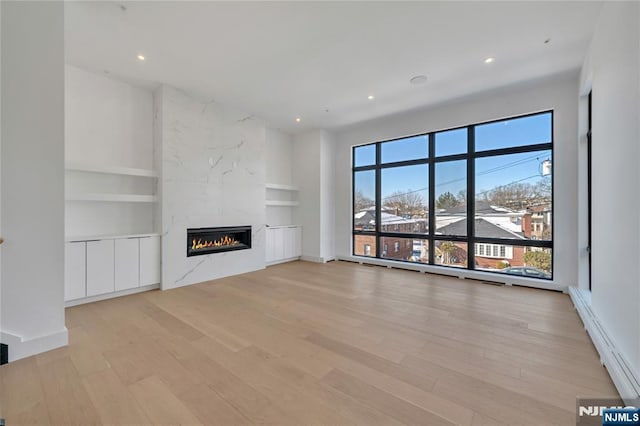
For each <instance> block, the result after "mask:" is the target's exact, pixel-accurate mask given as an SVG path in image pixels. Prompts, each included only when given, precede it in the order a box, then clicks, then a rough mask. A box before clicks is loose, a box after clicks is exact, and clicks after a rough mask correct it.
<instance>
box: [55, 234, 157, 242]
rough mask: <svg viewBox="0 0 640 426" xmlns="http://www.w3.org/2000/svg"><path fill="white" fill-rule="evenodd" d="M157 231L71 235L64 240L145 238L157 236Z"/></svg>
mask: <svg viewBox="0 0 640 426" xmlns="http://www.w3.org/2000/svg"><path fill="white" fill-rule="evenodd" d="M159 236H160V234H159V233H157V232H150V233H146V234H119V235H110V234H107V235H72V236H67V237H65V241H66V242H68V243H73V242H78V241H95V240H121V239H124V238H145V237H159Z"/></svg>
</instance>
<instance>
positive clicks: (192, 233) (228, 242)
mask: <svg viewBox="0 0 640 426" xmlns="http://www.w3.org/2000/svg"><path fill="white" fill-rule="evenodd" d="M250 248H251V226H225V227H219V228H189V229H187V257H189V256H200V255H201V254H211V253H221V252H225V251H233V250H244V249H250Z"/></svg>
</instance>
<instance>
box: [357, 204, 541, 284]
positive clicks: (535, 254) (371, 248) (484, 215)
mask: <svg viewBox="0 0 640 426" xmlns="http://www.w3.org/2000/svg"><path fill="white" fill-rule="evenodd" d="M449 196H451V194H449V193H447V194H445V196H444V197H443V196H442V195H441V196H440V197H439V199H438V201H439V202H438V203H437V205H438V207H439V208H437V209H436V211H435V219H436V220H435V225H436V229H435V235H436V236H456V237H466V235H467V227H468V224H467V210H466V209H467V207H466V203H457V202H448V203H447V202H446V200H447V198H448V197H449ZM356 204H357V203H356ZM504 204H506V203H504ZM523 204H525V205H521V206H518V207H521V208H518V209H513V208H506V207H499V206H496V205H493V204H492V203H490V202H489V201H481V200H477V201H476V203H475V219H474V220H475V223H474V227H475V235H476V238H478V239H494V238H495V239H502V240H504V239H509V240H513V244H510V245H506V244H489V243H483V242H478V243H476V244H475V246H474V247H473V248H472V250H473V253H470V249H469V247H468V246H467V243H466V242H464V241H453V239H452V241H448V240H440V239H438V240H436V241H435V244H434V247H435V253H434V262H435V264H438V265H446V266H452V267H465V268H466V267H467V262H468V258H469V256H470V255H473V256H474V257H475V259H474V260H475V269H477V270H486V271H492V272H506V273H511V274H518V275H526V276H535V277H540V278H550V277H551V267H552V265H551V249H547V248H539V247H526V246H523V245H519V244H518V241H525V240H551V224H552V211H551V203H550V200H544V202H543V203H537V204H536V203H533V202H531V201H529V202H528V203H523ZM405 206H406V204H405ZM362 207H363V208H361V209H359V210H358V211H356V212H355V214H354V231H356V234H355V235H354V254H356V255H360V256H376V250H377V247H376V237H375V236H374V235H362V234H358V233H357V232H358V231H375V219H376V218H375V207H373V206H366V207H364V206H362ZM428 217H429V211H428V207H425V208H422V209H416V208H415V207H414V208H398V207H397V206H394V205H384V206H383V208H382V211H381V217H380V221H381V223H380V232H382V233H391V234H393V233H398V234H415V236H412V238H406V235H403V237H394V236H384V237H380V245H381V247H380V257H382V258H386V259H395V260H402V261H409V262H419V263H429V240H428V239H426V238H421V234H422V235H424V236H425V237H426V235H427V234H428V233H429V220H428Z"/></svg>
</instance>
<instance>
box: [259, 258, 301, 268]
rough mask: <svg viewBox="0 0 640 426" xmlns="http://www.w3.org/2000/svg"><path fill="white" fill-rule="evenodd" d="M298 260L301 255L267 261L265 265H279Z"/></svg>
mask: <svg viewBox="0 0 640 426" xmlns="http://www.w3.org/2000/svg"><path fill="white" fill-rule="evenodd" d="M296 260H300V256H295V257H289V258H287V259H278V260H272V261H271V262H266V263H265V265H266V266H273V265H278V264H280V263H287V262H294V261H296Z"/></svg>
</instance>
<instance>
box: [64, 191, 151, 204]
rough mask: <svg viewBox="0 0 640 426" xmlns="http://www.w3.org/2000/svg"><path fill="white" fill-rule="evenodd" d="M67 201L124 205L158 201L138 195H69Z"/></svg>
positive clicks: (148, 196) (147, 196)
mask: <svg viewBox="0 0 640 426" xmlns="http://www.w3.org/2000/svg"><path fill="white" fill-rule="evenodd" d="M67 201H109V202H122V203H155V202H157V201H158V197H157V196H156V195H138V194H98V193H83V194H68V195H67Z"/></svg>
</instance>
